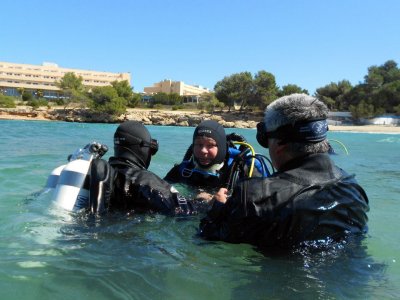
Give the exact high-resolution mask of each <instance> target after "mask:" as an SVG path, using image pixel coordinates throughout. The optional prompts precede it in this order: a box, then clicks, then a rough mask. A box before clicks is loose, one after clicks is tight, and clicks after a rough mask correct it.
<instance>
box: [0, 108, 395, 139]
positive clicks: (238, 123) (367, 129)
mask: <svg viewBox="0 0 400 300" xmlns="http://www.w3.org/2000/svg"><path fill="white" fill-rule="evenodd" d="M145 112H147V114H154V115H157V117H158V118H160V117H159V115H161V116H162V117H163V118H164V119H168V118H177V116H180V117H182V116H186V117H187V116H193V118H197V119H201V118H212V119H216V120H217V121H220V122H222V123H223V125H224V127H227V128H229V127H232V128H255V124H256V122H258V121H259V119H260V116H257V117H254V118H251V116H250V118H249V119H248V120H247V121H243V120H240V119H241V118H240V116H235V117H233V118H231V119H230V120H227V118H226V116H228V115H229V114H222V115H221V114H216V115H211V114H206V113H196V112H188V111H167V110H165V111H163V110H160V111H149V110H143V109H130V110H129V113H128V114H127V115H126V117H127V118H126V119H129V120H130V119H135V116H134V117H132V116H133V115H134V114H138V115H139V116H140V117H143V114H144V113H145ZM146 117H148V116H146ZM136 119H137V118H136ZM0 120H26V121H32V120H33V121H34V120H36V121H69V122H71V120H68V119H67V118H65V119H63V118H62V116H61V118H60V117H58V119H55V118H52V117H49V114H48V110H44V109H41V110H40V109H39V110H30V111H27V110H21V108H19V109H0ZM122 121H124V120H123V119H121V120H117V121H115V122H110V123H118V122H122ZM139 121H140V119H139ZM83 122H84V121H83ZM143 123H144V124H146V122H145V121H144V122H143ZM146 125H175V126H192V125H191V124H187V122H186V124H185V123H184V124H180V123H176V124H168V123H163V122H161V124H151V123H149V122H147V124H146ZM230 125H231V126H230ZM329 131H335V132H340V131H345V132H364V133H388V134H400V126H393V125H359V126H358V125H345V126H344V125H329Z"/></svg>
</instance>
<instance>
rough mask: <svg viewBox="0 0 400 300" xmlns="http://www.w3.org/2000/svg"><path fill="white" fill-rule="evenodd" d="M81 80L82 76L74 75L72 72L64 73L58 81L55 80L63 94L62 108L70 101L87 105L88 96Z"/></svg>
mask: <svg viewBox="0 0 400 300" xmlns="http://www.w3.org/2000/svg"><path fill="white" fill-rule="evenodd" d="M82 82H83V78H82V76H76V75H75V73H73V72H68V73H65V75H64V76H63V77H62V78H61V79H60V81H58V82H56V85H57V86H58V87H59V88H60V90H61V92H62V94H63V97H62V99H63V102H64V104H65V106H64V108H67V106H68V105H69V104H70V103H78V104H80V105H81V106H86V105H87V103H88V98H87V96H86V93H85V88H84V86H83V84H82Z"/></svg>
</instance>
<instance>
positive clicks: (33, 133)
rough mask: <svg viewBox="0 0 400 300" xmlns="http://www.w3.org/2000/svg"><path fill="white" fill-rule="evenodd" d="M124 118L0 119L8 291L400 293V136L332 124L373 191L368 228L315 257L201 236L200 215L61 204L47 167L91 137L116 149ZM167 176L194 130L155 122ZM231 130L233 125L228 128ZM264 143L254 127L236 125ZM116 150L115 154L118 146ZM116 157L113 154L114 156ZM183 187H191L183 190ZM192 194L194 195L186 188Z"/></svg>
mask: <svg viewBox="0 0 400 300" xmlns="http://www.w3.org/2000/svg"><path fill="white" fill-rule="evenodd" d="M116 127H117V125H116V124H112V125H111V124H78V123H64V122H39V121H0V153H1V157H0V232H1V238H0V299H208V300H211V299H397V298H398V295H400V267H399V264H400V258H399V249H400V234H399V231H398V228H399V224H400V223H399V210H400V202H399V201H400V199H399V195H400V186H399V178H400V170H399V168H400V151H399V150H400V135H394V134H367V133H340V132H329V138H331V139H337V140H340V141H341V142H343V143H344V144H345V145H346V146H347V148H348V150H349V152H350V154H349V155H348V156H346V155H344V154H343V151H342V150H341V148H340V147H339V146H338V145H337V144H334V146H335V148H336V149H337V150H338V152H340V153H341V155H338V156H335V157H334V159H335V160H336V161H337V163H338V165H340V166H341V167H343V168H344V169H346V170H347V171H349V172H351V173H356V174H357V178H358V180H359V182H360V183H361V184H362V185H363V186H364V187H365V189H366V191H367V194H368V195H369V198H370V206H371V211H370V213H369V219H370V220H369V228H370V229H369V233H368V236H367V237H366V238H365V239H364V240H363V241H361V243H349V244H348V245H344V246H343V245H340V246H336V247H335V248H333V249H330V250H326V251H319V252H316V253H310V252H306V251H304V252H301V253H294V254H292V255H279V256H266V255H263V254H261V253H259V252H258V251H257V250H256V249H254V248H253V247H251V246H249V245H232V244H226V243H222V242H207V241H204V240H201V239H199V238H198V237H197V236H196V228H197V224H198V221H199V218H200V216H197V217H194V218H191V219H189V220H179V219H174V218H168V217H163V216H151V217H150V216H130V217H127V216H122V215H120V216H112V217H106V218H103V219H101V220H93V219H91V218H89V217H88V216H85V215H83V214H82V215H73V214H69V213H66V212H63V211H60V210H59V209H57V208H56V207H54V206H52V203H51V201H50V197H49V194H41V193H40V190H41V188H42V187H43V186H44V184H45V182H46V179H47V176H48V174H49V173H50V172H51V170H52V169H53V168H55V167H56V166H58V165H61V164H63V163H65V161H66V158H67V155H68V154H69V153H71V152H72V151H73V150H75V149H76V148H77V147H81V146H84V145H85V144H87V143H88V142H90V141H93V140H95V141H98V142H101V143H105V144H108V145H112V135H113V133H114V130H115V129H116ZM149 130H150V131H151V133H152V135H153V136H154V137H155V138H157V139H158V140H159V142H160V151H159V152H158V153H157V155H156V157H155V158H154V159H153V161H152V164H151V167H150V169H151V170H152V171H154V172H156V173H157V174H159V175H160V176H163V175H164V174H165V173H166V172H167V170H168V169H169V168H170V167H171V165H172V164H173V163H174V162H178V161H179V159H180V158H181V157H182V156H183V154H184V152H185V150H186V147H187V146H188V144H189V143H190V140H191V135H192V132H193V128H185V127H158V126H150V127H149ZM227 131H228V132H231V131H233V130H231V129H228V130H227ZM234 131H235V132H238V133H241V134H243V135H244V136H246V138H247V139H248V140H249V142H251V143H252V144H253V145H254V146H256V150H257V151H258V152H260V153H265V151H264V150H263V149H262V148H261V147H259V146H257V145H256V142H255V131H254V130H249V129H241V130H239V129H235V130H234ZM110 152H112V150H110ZM106 157H108V155H106ZM179 188H182V187H179ZM183 192H184V193H190V191H188V190H183Z"/></svg>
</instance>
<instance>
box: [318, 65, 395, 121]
mask: <svg viewBox="0 0 400 300" xmlns="http://www.w3.org/2000/svg"><path fill="white" fill-rule="evenodd" d="M316 96H317V97H318V98H319V99H321V100H322V101H324V102H325V103H326V104H327V105H328V106H329V108H330V109H332V110H342V111H345V110H349V111H350V112H351V113H352V115H353V117H354V118H356V119H359V118H368V117H374V116H377V115H380V114H383V113H391V114H397V115H400V111H399V108H400V69H399V68H398V67H397V63H396V62H395V61H393V60H389V61H387V62H386V63H384V64H383V65H381V66H371V67H369V68H368V74H367V75H366V76H365V77H364V82H361V83H359V84H358V85H356V86H354V87H352V86H351V84H350V82H349V81H347V80H343V81H340V82H338V83H330V84H328V85H326V86H325V87H321V88H319V89H317V91H316Z"/></svg>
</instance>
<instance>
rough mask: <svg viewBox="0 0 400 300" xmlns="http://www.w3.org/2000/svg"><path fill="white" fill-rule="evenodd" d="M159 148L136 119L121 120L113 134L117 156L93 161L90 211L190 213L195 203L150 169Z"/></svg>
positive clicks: (192, 211)
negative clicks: (122, 121)
mask: <svg viewBox="0 0 400 300" xmlns="http://www.w3.org/2000/svg"><path fill="white" fill-rule="evenodd" d="M157 150H158V142H157V140H155V139H152V138H151V136H150V133H149V131H148V130H147V128H146V127H145V126H144V125H143V124H141V123H140V122H137V121H127V122H124V123H122V124H121V125H120V126H119V127H118V128H117V130H116V131H115V134H114V155H115V156H114V157H111V158H110V159H109V161H108V162H106V161H105V160H102V159H97V160H94V161H93V162H92V166H91V176H90V177H91V182H90V210H91V211H92V212H93V213H103V212H106V211H114V210H119V211H120V210H123V211H134V212H139V213H142V212H159V213H163V214H169V215H176V214H178V215H190V214H193V213H194V209H193V207H192V204H191V203H190V202H188V201H187V200H186V199H185V197H183V196H182V195H180V194H179V193H178V191H177V190H176V189H175V188H174V187H173V186H172V185H170V184H168V183H167V182H166V181H164V180H163V179H161V178H160V177H158V176H157V175H155V174H154V173H152V172H150V171H148V170H147V168H148V167H149V165H150V161H151V157H152V156H153V155H154V154H156V152H157Z"/></svg>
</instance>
